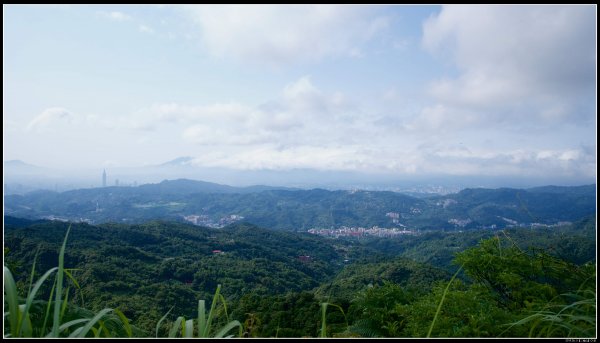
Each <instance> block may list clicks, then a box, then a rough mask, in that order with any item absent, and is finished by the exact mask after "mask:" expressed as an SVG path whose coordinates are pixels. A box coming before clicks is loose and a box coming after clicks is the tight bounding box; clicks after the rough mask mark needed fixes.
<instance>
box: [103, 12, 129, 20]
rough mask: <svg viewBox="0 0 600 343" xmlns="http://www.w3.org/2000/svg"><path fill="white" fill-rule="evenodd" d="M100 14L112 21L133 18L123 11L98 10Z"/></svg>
mask: <svg viewBox="0 0 600 343" xmlns="http://www.w3.org/2000/svg"><path fill="white" fill-rule="evenodd" d="M100 14H102V15H103V16H105V17H106V18H108V19H110V20H114V21H129V20H131V19H133V18H132V17H131V16H129V15H127V14H125V13H123V12H119V11H112V12H103V11H102V12H100Z"/></svg>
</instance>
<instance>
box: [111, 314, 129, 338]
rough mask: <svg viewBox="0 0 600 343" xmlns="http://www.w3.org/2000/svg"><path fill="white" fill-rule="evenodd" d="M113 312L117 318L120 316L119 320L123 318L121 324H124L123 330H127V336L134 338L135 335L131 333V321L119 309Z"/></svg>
mask: <svg viewBox="0 0 600 343" xmlns="http://www.w3.org/2000/svg"><path fill="white" fill-rule="evenodd" d="M113 312H115V313H116V314H117V316H119V318H121V322H123V328H124V329H125V333H126V334H127V337H129V338H131V336H133V333H132V331H131V325H129V319H127V317H125V315H124V314H123V312H121V311H119V310H118V309H114V310H113Z"/></svg>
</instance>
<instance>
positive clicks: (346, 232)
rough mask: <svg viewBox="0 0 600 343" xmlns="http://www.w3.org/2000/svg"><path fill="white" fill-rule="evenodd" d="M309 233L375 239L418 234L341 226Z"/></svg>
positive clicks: (313, 230)
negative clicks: (373, 237) (371, 237)
mask: <svg viewBox="0 0 600 343" xmlns="http://www.w3.org/2000/svg"><path fill="white" fill-rule="evenodd" d="M308 232H309V233H311V234H313V235H319V236H328V237H334V238H338V237H364V236H375V237H395V236H400V235H414V234H416V232H414V231H410V230H406V229H398V228H392V229H387V228H381V227H378V226H373V227H371V228H364V227H347V226H341V227H340V228H337V229H319V228H313V229H309V230H308Z"/></svg>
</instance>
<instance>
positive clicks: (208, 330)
mask: <svg viewBox="0 0 600 343" xmlns="http://www.w3.org/2000/svg"><path fill="white" fill-rule="evenodd" d="M218 301H221V304H222V305H223V308H224V310H225V317H226V319H227V321H229V316H228V315H227V303H226V301H225V298H224V297H223V295H222V294H221V285H220V284H219V285H217V290H216V291H215V294H214V296H213V300H212V303H211V306H210V310H209V311H208V313H207V312H206V301H205V300H198V319H197V320H196V325H195V327H194V319H188V320H186V319H185V317H183V316H179V317H177V319H176V320H175V322H174V323H173V324H172V325H171V327H170V329H169V335H168V337H169V338H175V337H176V336H177V334H178V333H179V334H180V336H181V337H185V338H209V337H211V338H223V337H225V335H226V334H227V333H228V332H230V331H231V330H232V329H234V328H236V327H237V328H238V337H242V324H241V323H240V322H239V321H237V320H232V321H229V322H228V323H227V324H225V325H224V326H223V327H221V328H219V329H218V331H216V332H215V333H214V334H213V330H212V322H213V320H214V319H215V318H216V316H217V314H216V313H217V309H216V308H217V302H218ZM172 309H173V308H171V309H170V310H169V311H168V312H167V313H166V314H165V315H164V316H163V317H162V318H161V319H160V321H159V322H158V324H157V325H156V337H158V331H159V327H160V324H161V322H162V321H163V320H164V319H165V318H166V317H167V315H168V314H169V312H171V310H172ZM194 333H196V335H195V336H194ZM230 337H234V335H229V336H227V338H230Z"/></svg>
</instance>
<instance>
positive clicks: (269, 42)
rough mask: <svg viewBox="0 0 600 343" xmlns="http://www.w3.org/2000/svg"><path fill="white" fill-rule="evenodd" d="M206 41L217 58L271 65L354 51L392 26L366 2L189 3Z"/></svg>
mask: <svg viewBox="0 0 600 343" xmlns="http://www.w3.org/2000/svg"><path fill="white" fill-rule="evenodd" d="M185 10H186V13H188V14H189V15H190V16H191V17H192V19H193V20H194V21H195V22H196V23H197V24H198V25H199V27H200V30H201V32H200V34H201V37H202V43H203V45H204V46H205V47H206V49H207V50H208V52H209V53H210V54H211V55H213V56H216V57H219V58H223V57H225V58H232V59H234V60H238V61H251V62H254V63H264V64H271V65H287V64H290V63H294V62H298V61H300V62H313V61H318V60H321V59H323V58H326V57H330V56H352V55H356V54H357V52H358V51H360V46H361V45H363V44H364V43H365V42H367V41H368V40H370V39H371V38H372V37H373V36H375V35H376V34H378V33H379V32H381V31H383V30H385V29H386V28H387V26H388V23H387V19H386V18H385V17H384V16H378V15H377V12H376V11H375V10H372V9H369V8H366V7H362V6H332V5H218V6H204V5H203V6H187V7H185Z"/></svg>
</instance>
